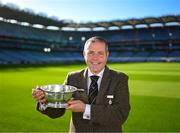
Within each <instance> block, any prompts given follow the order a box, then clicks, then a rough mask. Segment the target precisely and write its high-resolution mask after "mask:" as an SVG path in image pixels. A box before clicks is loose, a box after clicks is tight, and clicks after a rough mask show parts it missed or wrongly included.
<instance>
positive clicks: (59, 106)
mask: <svg viewBox="0 0 180 133" xmlns="http://www.w3.org/2000/svg"><path fill="white" fill-rule="evenodd" d="M67 106H68V104H67V103H59V102H55V103H48V104H47V105H46V107H47V108H48V107H49V108H66V107H67Z"/></svg>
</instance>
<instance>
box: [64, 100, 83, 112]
mask: <svg viewBox="0 0 180 133" xmlns="http://www.w3.org/2000/svg"><path fill="white" fill-rule="evenodd" d="M67 103H68V105H69V106H68V107H67V108H66V109H68V110H72V111H73V112H84V111H85V107H86V105H85V103H83V102H82V101H80V100H71V101H68V102H67Z"/></svg>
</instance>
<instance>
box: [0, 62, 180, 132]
mask: <svg viewBox="0 0 180 133" xmlns="http://www.w3.org/2000/svg"><path fill="white" fill-rule="evenodd" d="M108 66H109V67H110V68H113V69H116V70H118V71H123V72H125V73H127V74H128V75H129V88H130V102H131V112H130V115H129V117H128V120H127V121H126V123H125V124H124V126H123V130H124V131H125V132H129V131H133V132H136V131H138V132H146V131H149V132H180V63H127V64H109V65H108ZM84 67H85V65H82V64H76V65H60V66H55V67H53V66H49V67H28V68H23V67H21V68H17V67H16V68H7V69H4V68H3V69H0V132H17V131H18V132H43V131H44V132H56V131H58V132H67V131H68V129H69V120H70V117H71V112H70V111H67V112H66V114H65V115H64V116H63V117H61V118H57V119H50V118H48V117H47V116H45V115H42V114H40V113H39V112H37V111H36V109H35V108H36V106H35V105H36V102H35V101H34V100H33V99H32V96H31V90H32V88H34V87H35V86H36V85H44V84H62V83H63V81H64V79H65V77H66V74H67V73H68V72H70V71H74V70H79V69H81V68H84Z"/></svg>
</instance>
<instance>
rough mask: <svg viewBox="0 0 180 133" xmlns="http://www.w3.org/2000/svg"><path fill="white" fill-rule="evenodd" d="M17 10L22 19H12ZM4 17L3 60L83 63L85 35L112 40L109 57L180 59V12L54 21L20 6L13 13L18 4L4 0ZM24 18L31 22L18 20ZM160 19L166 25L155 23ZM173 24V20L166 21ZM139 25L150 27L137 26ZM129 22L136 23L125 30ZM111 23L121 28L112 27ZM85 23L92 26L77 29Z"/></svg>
mask: <svg viewBox="0 0 180 133" xmlns="http://www.w3.org/2000/svg"><path fill="white" fill-rule="evenodd" d="M9 13H12V18H10V16H8V14H9ZM15 15H16V16H17V15H18V17H17V21H18V22H19V23H11V22H10V21H9V19H14V16H15ZM30 16H31V17H30ZM0 17H2V19H1V20H0V64H2V65H4V64H44V63H62V62H65V63H67V62H77V61H78V62H82V61H83V56H82V50H83V45H84V43H85V40H86V39H88V38H89V37H92V36H102V37H104V38H106V39H107V40H108V42H109V50H110V57H109V59H110V61H111V62H146V61H153V62H154V61H155V62H180V16H163V17H159V18H143V19H129V20H124V21H120V20H119V21H112V22H96V23H85V24H84V23H80V24H78V23H74V22H69V23H67V22H66V23H65V22H63V21H57V20H52V19H50V18H44V17H41V16H38V15H33V14H29V13H26V12H23V11H19V10H18V11H16V12H14V9H10V8H8V7H6V6H2V5H0ZM25 17H27V19H26V21H27V22H28V23H29V24H30V25H29V26H24V25H21V24H20V22H24V18H25ZM31 18H33V19H31ZM33 20H34V21H33ZM37 20H38V23H40V24H41V25H44V27H46V26H49V25H54V26H57V27H58V28H59V30H50V29H47V28H35V27H33V26H32V25H33V24H35V23H37ZM40 20H41V21H40ZM157 23H158V24H159V23H160V24H161V25H162V26H151V25H152V24H157ZM169 23H175V24H172V25H168V24H169ZM139 24H143V25H146V26H145V27H141V28H137V27H136V26H137V25H139ZM127 25H131V26H132V28H127V29H126V28H125V29H124V28H123V27H124V26H127ZM112 26H116V27H119V29H116V30H111V29H110V27H112ZM63 27H69V28H74V29H75V30H73V31H70V30H67V31H65V30H62V28H63ZM84 27H85V28H90V30H88V31H80V30H78V29H80V28H84ZM97 27H104V29H105V30H100V31H97V30H93V29H94V28H97Z"/></svg>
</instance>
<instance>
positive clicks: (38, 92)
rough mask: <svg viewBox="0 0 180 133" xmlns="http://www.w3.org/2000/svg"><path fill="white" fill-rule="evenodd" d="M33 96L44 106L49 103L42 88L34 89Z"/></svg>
mask: <svg viewBox="0 0 180 133" xmlns="http://www.w3.org/2000/svg"><path fill="white" fill-rule="evenodd" d="M32 96H33V98H34V99H35V100H36V101H37V102H39V103H42V104H45V103H47V101H46V99H45V94H44V91H43V90H41V88H39V87H37V88H36V89H33V91H32Z"/></svg>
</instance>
